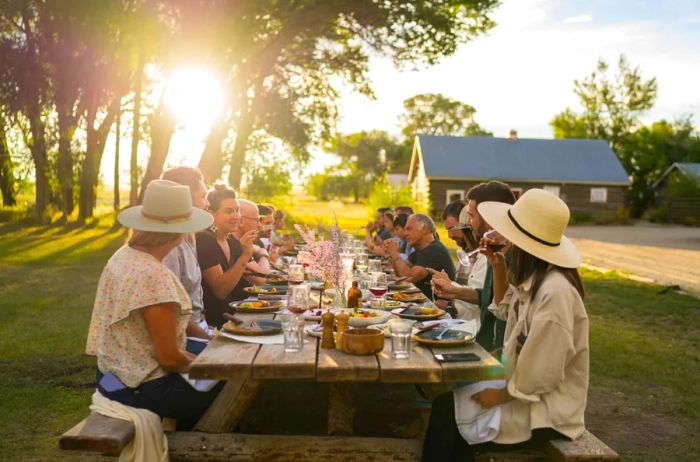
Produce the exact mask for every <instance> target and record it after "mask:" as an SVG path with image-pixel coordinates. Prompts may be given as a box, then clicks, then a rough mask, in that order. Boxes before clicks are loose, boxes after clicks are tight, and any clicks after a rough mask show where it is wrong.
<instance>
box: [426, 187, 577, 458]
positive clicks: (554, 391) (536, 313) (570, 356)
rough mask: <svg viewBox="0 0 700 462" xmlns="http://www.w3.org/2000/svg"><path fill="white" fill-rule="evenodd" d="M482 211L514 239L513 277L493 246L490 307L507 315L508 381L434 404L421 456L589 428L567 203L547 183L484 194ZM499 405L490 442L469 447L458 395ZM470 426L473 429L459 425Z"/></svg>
mask: <svg viewBox="0 0 700 462" xmlns="http://www.w3.org/2000/svg"><path fill="white" fill-rule="evenodd" d="M479 213H480V214H481V215H482V216H483V218H484V219H485V220H486V221H487V222H488V223H489V224H490V225H491V227H493V228H494V229H495V230H496V231H498V232H499V233H500V234H502V235H503V236H504V237H505V238H506V239H508V240H509V241H510V242H511V243H512V246H513V260H512V264H511V267H510V279H511V283H510V284H509V282H508V274H507V267H506V263H505V259H504V257H503V254H501V253H495V254H494V253H491V252H489V251H486V255H487V257H488V259H489V263H490V264H491V266H492V267H493V288H494V297H493V303H492V304H491V306H490V307H489V310H491V312H493V313H494V314H495V315H496V316H497V317H498V318H500V319H505V320H507V323H506V335H505V339H506V340H505V343H504V347H503V364H504V365H505V376H506V387H505V388H500V389H495V388H486V389H484V390H483V391H480V392H478V393H474V394H473V395H471V396H469V395H468V393H465V392H467V391H468V390H467V389H466V388H462V389H459V390H456V391H455V392H454V394H453V393H447V394H445V395H442V396H440V397H438V398H437V399H436V400H435V401H434V402H433V409H432V413H431V416H430V423H429V425H428V431H427V433H426V437H425V440H424V444H423V460H426V461H427V460H460V461H468V460H474V451H475V450H480V449H484V450H513V449H518V448H520V447H522V446H523V445H526V444H527V443H531V442H539V441H544V440H550V439H576V438H578V437H579V436H580V435H581V434H582V433H583V432H584V430H585V428H584V411H585V409H586V395H587V392H588V377H589V371H588V361H589V348H588V316H587V314H586V309H585V307H584V305H583V295H584V291H583V284H582V282H581V278H580V276H579V274H578V271H577V269H576V268H577V267H578V266H579V265H580V264H581V257H580V255H579V253H578V251H577V250H576V248H575V247H574V245H573V244H572V243H571V241H569V240H568V239H567V238H566V236H564V230H565V229H566V226H567V224H568V221H569V209H568V207H567V206H566V204H565V203H564V202H563V201H562V200H561V199H559V198H558V197H556V196H555V195H553V194H551V193H549V192H546V191H543V190H541V189H531V190H529V191H527V192H526V193H525V194H523V195H522V197H521V198H520V199H519V200H518V201H517V202H516V203H515V204H514V205H512V206H511V205H508V204H504V203H499V202H483V203H481V204H479ZM469 399H471V400H472V401H474V402H476V403H478V404H479V405H480V406H481V407H482V408H487V409H488V408H493V407H495V406H500V413H501V416H500V427H499V428H498V433H497V434H496V436H495V438H494V439H493V440H492V442H489V443H485V444H484V445H476V446H473V447H472V446H470V445H469V444H468V443H467V442H466V441H465V440H464V439H463V438H462V436H461V435H462V433H460V431H459V429H458V426H457V421H458V420H459V421H463V420H464V419H463V418H460V417H464V416H457V417H456V416H455V409H456V407H455V402H457V409H460V408H461V406H460V402H463V401H460V400H469ZM459 428H460V429H462V430H463V431H465V432H467V434H472V433H470V431H471V430H474V429H473V428H470V427H468V426H467V427H466V428H464V427H463V426H460V427H459Z"/></svg>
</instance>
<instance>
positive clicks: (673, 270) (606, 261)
mask: <svg viewBox="0 0 700 462" xmlns="http://www.w3.org/2000/svg"><path fill="white" fill-rule="evenodd" d="M566 234H567V235H568V236H569V237H571V238H572V240H573V241H574V243H575V244H576V246H577V247H578V248H579V250H580V251H581V253H582V254H583V258H584V260H585V261H586V262H587V263H590V264H592V265H594V266H600V267H603V268H609V269H617V270H622V271H624V272H627V273H632V274H637V275H639V276H643V277H646V278H650V279H653V280H654V281H656V282H657V283H659V284H661V285H675V284H677V285H679V286H680V287H681V288H682V289H683V290H685V291H688V292H693V293H694V294H696V295H700V228H689V227H685V226H670V225H655V224H649V223H643V224H637V225H634V226H571V227H570V228H569V229H568V230H567V233H566Z"/></svg>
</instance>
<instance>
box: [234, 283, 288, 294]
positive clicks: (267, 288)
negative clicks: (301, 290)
mask: <svg viewBox="0 0 700 462" xmlns="http://www.w3.org/2000/svg"><path fill="white" fill-rule="evenodd" d="M243 291H244V292H246V293H249V294H253V295H284V294H286V293H287V288H286V287H279V286H274V285H269V284H265V285H262V286H256V285H253V286H250V287H244V288H243Z"/></svg>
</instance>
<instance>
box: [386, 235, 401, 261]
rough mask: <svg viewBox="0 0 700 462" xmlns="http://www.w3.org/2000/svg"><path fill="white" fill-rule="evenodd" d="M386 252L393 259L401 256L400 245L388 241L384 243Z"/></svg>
mask: <svg viewBox="0 0 700 462" xmlns="http://www.w3.org/2000/svg"><path fill="white" fill-rule="evenodd" d="M383 247H384V251H385V252H386V254H387V255H389V256H390V257H391V258H395V257H398V256H399V243H398V242H396V241H395V240H393V239H387V240H386V241H384V242H383Z"/></svg>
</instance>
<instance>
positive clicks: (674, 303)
mask: <svg viewBox="0 0 700 462" xmlns="http://www.w3.org/2000/svg"><path fill="white" fill-rule="evenodd" d="M287 210H289V211H290V214H291V216H292V218H293V219H294V220H295V221H297V222H310V223H315V222H316V221H322V222H325V223H330V220H332V216H333V213H334V212H335V213H336V215H337V217H338V221H339V223H340V224H341V226H343V227H345V228H346V229H348V230H349V231H357V232H359V228H360V226H362V225H364V223H365V222H366V221H367V219H368V215H367V213H366V210H365V208H363V206H361V205H354V204H350V205H344V204H341V203H331V204H320V203H314V202H313V201H311V200H309V199H301V200H299V201H296V200H295V202H294V203H291V204H290V206H289V207H288V208H287ZM103 221H107V220H103ZM110 225H111V223H109V224H104V223H102V224H100V223H99V222H98V223H97V224H96V225H94V226H93V227H91V228H73V229H64V228H60V227H47V226H42V227H21V226H17V225H14V224H9V223H0V288H2V290H1V294H2V296H1V297H0V370H1V371H2V373H1V374H0V416H2V419H3V425H0V460H17V459H23V460H55V459H64V460H70V459H74V455H73V454H70V455H69V454H66V453H62V452H61V451H59V450H58V449H57V448H56V446H57V438H58V436H59V435H60V434H61V433H62V432H63V431H65V430H66V429H68V428H70V427H71V426H72V425H74V424H75V423H77V422H78V421H79V420H80V419H82V418H83V417H84V416H85V415H86V414H87V412H88V409H87V405H88V403H89V400H90V395H91V393H92V391H93V389H94V362H93V360H92V359H89V358H86V357H85V356H84V355H83V350H84V345H85V337H86V333H87V326H88V323H89V319H90V312H91V309H92V300H93V296H94V292H95V288H96V284H97V279H98V277H99V274H100V271H101V269H102V266H103V265H104V263H105V262H106V260H107V259H108V258H109V256H110V255H111V254H112V253H113V252H114V251H115V250H116V249H117V248H118V247H119V246H120V245H122V244H123V242H124V240H125V233H124V231H123V230H114V229H112V228H111V227H110ZM583 276H584V282H585V285H586V289H587V299H586V306H587V308H588V311H589V314H590V318H591V390H590V394H589V405H588V416H587V425H588V426H589V428H590V429H591V430H592V431H593V432H594V433H595V434H596V435H598V436H599V437H600V438H601V439H603V441H605V442H606V443H608V444H609V445H610V446H612V447H613V448H614V449H616V450H618V451H619V452H620V453H622V455H623V456H624V457H625V460H648V461H657V460H658V461H666V460H700V449H699V448H698V444H697V443H696V441H697V435H696V434H695V430H694V429H697V428H700V395H698V393H697V388H698V385H697V384H698V383H700V323H699V322H698V321H699V318H700V302H699V301H698V300H696V299H694V298H689V297H685V296H681V295H677V294H675V293H666V294H658V291H659V287H656V286H653V285H648V284H643V283H639V282H634V281H630V280H627V279H624V278H622V277H620V276H618V275H616V274H615V273H597V272H592V271H586V270H584V271H583Z"/></svg>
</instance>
